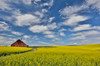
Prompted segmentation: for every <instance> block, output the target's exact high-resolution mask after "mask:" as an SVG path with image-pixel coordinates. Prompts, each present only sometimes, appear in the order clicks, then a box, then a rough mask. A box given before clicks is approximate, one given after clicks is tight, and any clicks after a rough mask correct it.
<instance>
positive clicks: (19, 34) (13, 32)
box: [11, 31, 23, 36]
mask: <svg viewBox="0 0 100 66" xmlns="http://www.w3.org/2000/svg"><path fill="white" fill-rule="evenodd" d="M11 33H12V34H14V35H18V36H21V35H23V33H21V32H16V31H12V32H11Z"/></svg>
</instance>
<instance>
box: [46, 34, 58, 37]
mask: <svg viewBox="0 0 100 66" xmlns="http://www.w3.org/2000/svg"><path fill="white" fill-rule="evenodd" d="M45 37H47V38H56V36H55V35H53V34H48V35H45Z"/></svg>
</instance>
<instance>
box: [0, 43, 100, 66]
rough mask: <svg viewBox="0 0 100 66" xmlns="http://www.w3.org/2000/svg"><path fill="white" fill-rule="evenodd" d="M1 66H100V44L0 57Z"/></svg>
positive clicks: (44, 49) (42, 48) (55, 48)
mask: <svg viewBox="0 0 100 66" xmlns="http://www.w3.org/2000/svg"><path fill="white" fill-rule="evenodd" d="M2 51H3V50H2ZM0 66H100V44H92V45H82V46H53V47H47V48H46V47H39V48H38V47H37V50H35V51H29V52H26V53H22V54H14V55H9V56H4V57H0Z"/></svg>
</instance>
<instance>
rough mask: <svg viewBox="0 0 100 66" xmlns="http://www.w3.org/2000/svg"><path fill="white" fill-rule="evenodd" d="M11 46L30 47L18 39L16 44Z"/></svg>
mask: <svg viewBox="0 0 100 66" xmlns="http://www.w3.org/2000/svg"><path fill="white" fill-rule="evenodd" d="M11 46H17V47H28V45H27V44H25V43H24V42H23V41H22V40H20V39H18V40H17V41H16V42H15V43H13V44H11Z"/></svg>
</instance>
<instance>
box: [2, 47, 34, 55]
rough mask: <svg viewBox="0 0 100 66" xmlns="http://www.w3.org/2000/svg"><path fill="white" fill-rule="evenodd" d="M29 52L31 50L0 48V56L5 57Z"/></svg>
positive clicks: (24, 48)
mask: <svg viewBox="0 0 100 66" xmlns="http://www.w3.org/2000/svg"><path fill="white" fill-rule="evenodd" d="M29 50H32V48H26V47H4V46H0V56H6V55H10V54H16V53H21V52H26V51H29Z"/></svg>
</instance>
